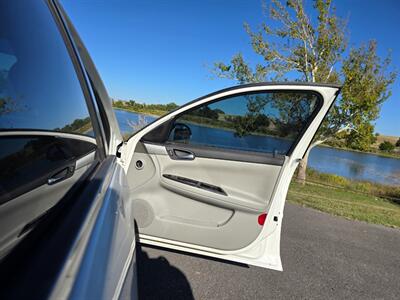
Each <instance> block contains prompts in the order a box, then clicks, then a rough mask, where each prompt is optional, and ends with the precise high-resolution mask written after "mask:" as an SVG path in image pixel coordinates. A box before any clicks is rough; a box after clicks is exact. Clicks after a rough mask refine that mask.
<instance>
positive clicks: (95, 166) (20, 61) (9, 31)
mask: <svg viewBox="0 0 400 300" xmlns="http://www.w3.org/2000/svg"><path fill="white" fill-rule="evenodd" d="M0 76H1V77H0V257H1V264H0V282H1V295H2V296H3V297H2V299H5V298H4V297H8V298H14V299H15V298H21V299H22V298H25V299H26V297H28V298H54V299H59V298H76V299H111V298H113V299H116V298H119V297H120V295H121V291H122V290H123V289H125V288H128V287H130V288H131V287H132V286H133V288H131V297H132V298H135V297H137V290H136V289H137V286H136V285H135V280H136V279H137V278H136V277H137V276H136V275H135V274H136V273H135V264H136V261H135V247H136V246H137V245H138V243H140V244H148V245H155V246H159V247H163V248H166V249H174V250H178V251H181V252H186V253H195V254H200V255H202V256H204V257H212V258H218V259H222V260H227V261H234V262H239V263H243V264H248V265H254V266H259V267H263V268H268V269H274V270H282V263H281V257H280V239H281V225H282V220H283V216H284V204H285V198H286V194H287V191H288V187H289V184H290V181H291V178H292V176H293V173H294V172H295V169H296V167H297V165H298V164H299V161H300V160H301V159H302V157H303V155H304V153H305V152H306V150H307V147H308V146H309V144H310V142H311V140H312V139H313V136H314V135H315V133H316V131H317V130H318V127H319V126H320V124H321V122H322V121H323V119H324V116H325V115H326V114H327V112H328V110H329V108H330V106H331V105H332V103H333V102H334V100H335V98H336V97H337V95H338V92H339V90H340V87H339V86H336V85H328V84H326V85H325V84H322V85H319V84H313V85H310V84H302V83H287V82H285V83H258V84H249V85H242V86H235V87H232V88H228V89H224V90H221V91H217V92H214V93H211V94H209V95H207V96H204V97H201V98H198V99H196V100H194V101H191V102H189V103H187V104H186V105H183V106H181V107H179V108H177V109H176V110H174V111H172V112H170V113H168V114H166V115H164V116H162V117H160V118H158V119H157V120H155V121H154V122H152V123H150V124H148V125H147V126H146V127H144V128H142V129H141V130H139V131H137V132H136V133H134V134H133V135H132V136H131V137H130V138H129V139H127V140H125V141H124V140H123V138H122V136H121V133H120V129H119V126H118V122H117V120H116V117H115V113H114V111H113V108H112V104H111V101H110V98H109V97H108V94H107V92H106V90H105V88H104V85H103V83H102V81H101V79H100V77H99V74H98V73H97V71H96V68H95V66H94V64H93V62H92V60H91V59H90V57H89V54H88V53H87V51H86V49H85V47H84V45H83V43H82V41H81V40H80V38H79V36H78V34H77V33H76V31H75V29H74V27H73V26H72V24H71V22H70V21H69V19H68V17H67V16H66V14H65V12H64V11H63V9H62V8H61V6H60V5H59V4H58V3H57V2H56V1H51V0H48V1H1V2H0ZM155 88H157V83H155ZM177 88H179V87H177ZM129 272H132V273H133V275H132V276H127V274H128V273H129ZM128 278H129V279H128ZM132 278H133V279H132ZM128 280H129V282H127V281H128ZM132 280H133V282H132Z"/></svg>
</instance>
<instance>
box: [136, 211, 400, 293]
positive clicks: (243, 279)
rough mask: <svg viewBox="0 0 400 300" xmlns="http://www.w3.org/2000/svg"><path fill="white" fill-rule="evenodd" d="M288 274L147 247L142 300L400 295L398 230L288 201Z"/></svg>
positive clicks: (141, 268)
mask: <svg viewBox="0 0 400 300" xmlns="http://www.w3.org/2000/svg"><path fill="white" fill-rule="evenodd" d="M283 222H284V223H283V234H282V244H281V257H282V263H283V268H284V271H283V272H278V271H272V270H267V269H262V268H258V267H247V266H243V265H238V264H230V263H225V262H222V261H219V260H210V259H207V258H204V257H201V256H193V255H188V254H182V253H179V252H173V251H166V250H162V249H159V248H153V247H146V246H143V247H142V249H141V251H139V253H138V262H139V264H138V278H139V296H140V299H193V298H194V299H377V298H379V299H400V230H399V229H392V228H387V227H383V226H377V225H371V224H366V223H363V222H357V221H349V220H346V219H343V218H340V217H335V216H331V215H329V214H326V213H322V212H318V211H316V210H313V209H309V208H304V207H301V206H297V205H293V204H286V208H285V217H284V220H283Z"/></svg>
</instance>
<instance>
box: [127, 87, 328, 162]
mask: <svg viewBox="0 0 400 300" xmlns="http://www.w3.org/2000/svg"><path fill="white" fill-rule="evenodd" d="M277 92H279V93H292V94H294V93H309V94H313V95H315V96H316V99H317V103H316V106H315V108H314V110H313V112H312V114H311V115H310V116H309V118H308V120H307V122H306V123H305V124H304V126H303V128H302V129H301V130H300V132H299V133H298V135H297V137H296V138H295V139H294V140H293V142H292V145H291V146H290V148H289V149H288V151H287V152H286V154H278V155H277V156H278V157H279V156H290V155H291V154H292V153H293V151H294V149H295V148H296V146H297V144H298V143H299V142H300V140H301V138H302V136H303V135H304V133H305V132H306V130H307V129H308V127H309V126H310V124H311V123H312V122H313V121H314V119H315V117H316V115H317V114H318V112H319V111H320V109H321V107H322V105H323V102H324V100H323V97H322V95H321V94H320V93H319V92H317V91H310V90H301V89H277V90H266V91H252V92H242V93H238V94H235V95H228V96H224V97H221V98H217V99H214V100H212V101H209V102H207V103H202V104H199V105H196V106H194V107H192V108H190V109H188V110H185V111H183V112H182V113H180V114H177V115H176V116H174V117H173V118H172V119H171V120H169V121H168V122H167V124H165V126H166V128H163V129H162V130H160V135H157V134H153V135H148V136H144V137H143V138H142V141H144V142H150V143H153V144H163V145H168V146H176V147H177V148H179V147H181V148H192V149H196V148H198V149H200V150H206V149H209V150H211V151H213V150H219V151H226V152H233V153H237V154H238V155H241V154H244V155H245V156H246V154H252V155H257V156H260V158H261V157H264V158H266V157H268V158H270V157H275V156H276V155H274V154H273V153H270V152H263V151H254V150H245V149H237V148H236V149H235V148H232V149H230V148H224V147H220V146H212V145H197V144H190V143H189V144H184V143H176V142H173V141H168V138H169V136H170V134H171V131H172V129H173V125H174V123H175V121H176V120H177V119H178V118H180V117H181V116H182V115H184V114H187V113H190V112H192V111H194V110H196V109H199V108H200V107H202V106H207V105H210V104H213V103H216V102H220V101H223V100H226V99H230V98H236V97H240V96H243V95H254V94H268V93H277ZM200 99H201V98H200ZM198 100H199V99H197V100H195V101H198ZM191 103H192V102H189V103H188V104H186V105H189V104H191ZM186 105H184V106H186ZM180 108H182V107H180ZM163 125H164V124H163ZM156 129H157V128H155V129H153V131H154V132H155V131H156ZM150 133H151V132H150ZM135 134H136V133H135ZM257 161H259V160H257Z"/></svg>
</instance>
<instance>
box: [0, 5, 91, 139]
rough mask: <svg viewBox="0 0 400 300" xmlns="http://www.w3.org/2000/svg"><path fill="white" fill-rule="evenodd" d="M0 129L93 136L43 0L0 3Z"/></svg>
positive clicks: (80, 96)
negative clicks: (41, 1)
mask: <svg viewBox="0 0 400 300" xmlns="http://www.w3.org/2000/svg"><path fill="white" fill-rule="evenodd" d="M0 15H1V18H0V116H1V117H0V130H15V129H18V130H20V129H30V130H32V129H38V130H49V131H61V132H69V133H77V134H84V135H89V136H93V135H94V133H93V129H92V125H91V122H90V118H89V113H88V109H87V107H86V103H85V99H84V96H83V93H82V89H81V86H80V83H79V80H78V78H77V75H76V73H75V70H74V66H73V64H72V62H71V59H70V57H69V54H68V52H67V49H66V47H65V44H64V42H63V40H62V37H61V35H60V33H59V31H58V29H57V27H56V26H55V22H54V20H53V18H52V16H51V15H50V12H49V10H48V9H47V7H46V4H45V3H41V4H31V3H28V2H25V1H21V2H19V1H4V2H3V1H2V3H1V4H0Z"/></svg>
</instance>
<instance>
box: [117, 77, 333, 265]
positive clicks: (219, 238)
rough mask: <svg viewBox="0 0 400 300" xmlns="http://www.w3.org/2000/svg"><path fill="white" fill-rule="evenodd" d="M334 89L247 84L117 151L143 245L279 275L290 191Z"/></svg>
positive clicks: (201, 102)
mask: <svg viewBox="0 0 400 300" xmlns="http://www.w3.org/2000/svg"><path fill="white" fill-rule="evenodd" d="M338 92H339V87H337V86H328V85H326V86H325V85H303V84H288V83H284V84H267V83H265V84H253V85H244V86H238V87H234V88H231V89H226V90H222V91H219V92H216V93H213V94H210V95H208V96H205V97H202V98H200V99H197V100H195V101H192V102H190V103H189V104H187V105H185V106H183V107H180V108H178V109H177V110H175V111H173V112H171V113H169V114H167V115H165V116H163V117H161V118H160V119H158V120H157V121H155V122H154V123H152V124H150V125H148V126H147V127H145V128H144V129H142V130H141V131H139V132H137V133H136V134H135V135H134V136H133V137H132V138H131V139H130V140H129V141H128V142H127V144H126V145H125V146H124V148H123V149H122V151H121V152H122V157H121V163H122V164H123V166H124V168H125V171H126V173H127V178H128V183H129V188H130V201H132V202H133V208H134V216H135V220H136V223H137V225H138V228H139V233H140V241H141V242H142V243H146V244H151V245H157V246H162V247H166V248H170V249H175V250H181V251H185V252H191V253H197V254H202V255H205V256H210V257H215V258H221V259H226V260H231V261H235V262H241V263H246V264H251V265H257V266H260V267H266V268H271V269H276V270H282V264H281V258H280V234H281V225H282V219H283V209H284V203H285V198H286V194H287V191H288V187H289V184H290V181H291V178H292V176H293V173H294V172H295V169H296V167H297V165H298V163H299V161H300V160H301V159H302V157H303V155H304V153H305V151H306V150H307V148H308V146H309V144H310V142H311V140H312V138H313V136H314V134H315V133H316V131H317V129H318V127H319V126H320V124H321V122H322V120H323V118H324V116H325V115H326V113H327V111H328V109H329V107H330V106H331V104H332V103H333V101H334V99H335V97H336V96H337V94H338Z"/></svg>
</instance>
